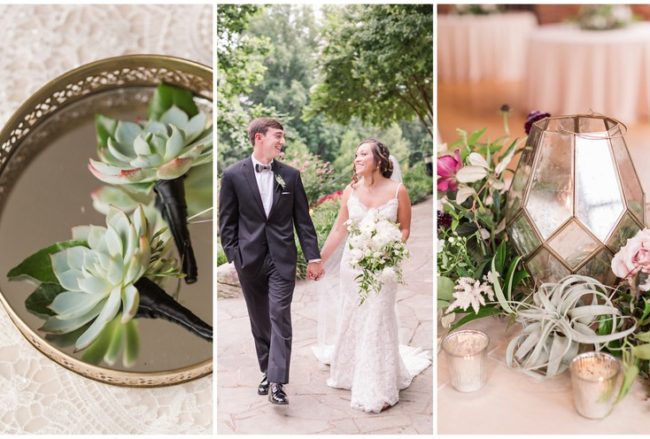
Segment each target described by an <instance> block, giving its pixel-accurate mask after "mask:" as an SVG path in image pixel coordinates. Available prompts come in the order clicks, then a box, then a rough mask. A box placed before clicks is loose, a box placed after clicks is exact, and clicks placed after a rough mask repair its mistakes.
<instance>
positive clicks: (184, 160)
mask: <svg viewBox="0 0 650 439" xmlns="http://www.w3.org/2000/svg"><path fill="white" fill-rule="evenodd" d="M96 124H97V126H98V132H99V133H101V136H100V138H105V141H99V142H98V146H97V154H98V156H99V158H100V160H99V161H98V160H93V159H90V163H89V165H88V168H89V169H90V171H91V172H92V173H93V175H95V177H97V178H98V179H100V180H101V181H103V182H105V183H109V184H143V185H144V186H145V188H147V189H148V188H150V187H151V186H153V184H154V183H155V182H156V181H157V180H173V179H176V178H178V177H180V176H182V175H184V174H186V173H187V172H188V171H189V170H190V169H191V168H192V167H194V166H198V165H201V164H204V163H208V162H210V161H212V150H213V148H212V124H211V120H210V119H209V118H208V117H207V116H206V114H205V113H201V112H198V113H197V114H195V115H194V116H192V117H189V116H188V114H187V113H185V111H183V110H181V109H180V108H179V107H177V106H176V105H172V106H171V107H170V108H169V109H168V110H166V111H165V112H164V113H163V114H162V115H161V116H160V118H159V119H157V120H149V121H147V122H146V123H143V124H139V123H134V122H127V121H118V120H114V119H110V118H108V117H105V116H101V115H98V116H97V118H96Z"/></svg>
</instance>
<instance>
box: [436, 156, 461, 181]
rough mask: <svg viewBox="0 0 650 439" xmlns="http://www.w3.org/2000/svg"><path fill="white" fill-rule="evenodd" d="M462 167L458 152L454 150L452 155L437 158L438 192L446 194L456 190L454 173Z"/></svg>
mask: <svg viewBox="0 0 650 439" xmlns="http://www.w3.org/2000/svg"><path fill="white" fill-rule="evenodd" d="M462 167H463V163H462V161H461V159H460V150H458V149H457V150H455V151H454V155H453V156H452V155H449V154H447V155H442V156H440V157H438V191H440V192H448V191H455V190H456V189H458V183H456V173H457V172H458V170H459V169H460V168H462Z"/></svg>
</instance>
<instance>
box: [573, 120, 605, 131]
mask: <svg viewBox="0 0 650 439" xmlns="http://www.w3.org/2000/svg"><path fill="white" fill-rule="evenodd" d="M605 131H607V127H606V126H605V121H604V120H603V119H601V118H599V117H580V118H578V132H579V133H602V132H605Z"/></svg>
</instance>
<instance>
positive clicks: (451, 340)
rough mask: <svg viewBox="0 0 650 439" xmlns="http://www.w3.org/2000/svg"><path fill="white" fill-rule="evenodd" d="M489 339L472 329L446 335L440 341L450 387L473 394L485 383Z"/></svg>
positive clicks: (482, 333)
mask: <svg viewBox="0 0 650 439" xmlns="http://www.w3.org/2000/svg"><path fill="white" fill-rule="evenodd" d="M489 344H490V339H489V337H488V336H487V335H486V334H485V333H484V332H481V331H476V330H472V329H468V330H463V331H456V332H452V333H450V334H448V335H447V336H446V337H445V338H444V340H443V341H442V349H443V351H444V352H445V354H447V365H448V369H449V376H450V379H451V385H452V386H453V388H454V389H456V390H458V391H459V392H475V391H477V390H479V389H480V388H481V387H483V386H484V385H485V382H486V381H487V348H488V345H489Z"/></svg>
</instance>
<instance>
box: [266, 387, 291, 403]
mask: <svg viewBox="0 0 650 439" xmlns="http://www.w3.org/2000/svg"><path fill="white" fill-rule="evenodd" d="M269 401H271V404H277V405H287V404H289V400H288V399H287V394H286V393H284V389H283V388H282V384H278V383H271V391H270V392H269Z"/></svg>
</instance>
